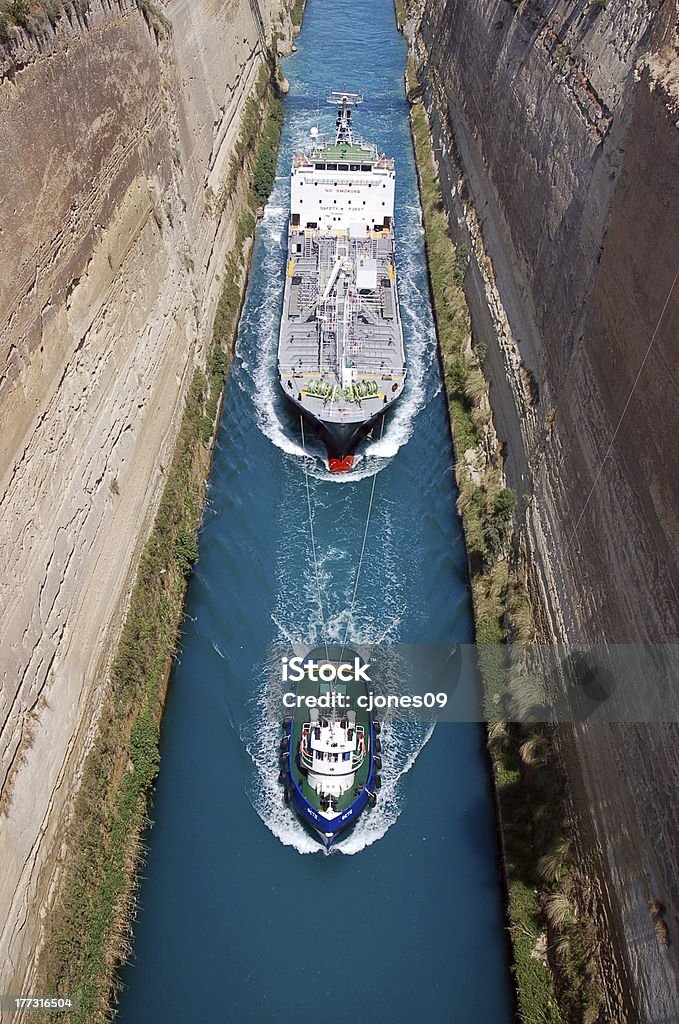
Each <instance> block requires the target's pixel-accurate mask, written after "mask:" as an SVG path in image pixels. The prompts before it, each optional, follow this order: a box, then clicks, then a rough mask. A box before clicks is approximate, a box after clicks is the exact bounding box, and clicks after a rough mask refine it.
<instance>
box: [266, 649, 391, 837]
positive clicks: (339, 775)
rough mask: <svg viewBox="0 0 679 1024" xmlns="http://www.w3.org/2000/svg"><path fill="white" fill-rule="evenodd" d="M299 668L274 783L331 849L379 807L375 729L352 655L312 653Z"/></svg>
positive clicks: (349, 651) (358, 660)
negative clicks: (368, 810) (367, 811)
mask: <svg viewBox="0 0 679 1024" xmlns="http://www.w3.org/2000/svg"><path fill="white" fill-rule="evenodd" d="M299 661H300V663H301V666H300V674H301V675H302V678H301V679H300V680H299V682H298V684H297V690H296V694H295V707H294V710H293V713H292V714H291V715H289V716H287V717H286V718H285V719H284V721H283V738H282V740H281V745H280V766H281V770H280V775H279V782H280V783H281V784H282V785H283V787H284V789H283V794H284V799H285V802H286V804H292V806H293V807H294V808H295V810H296V812H297V814H298V815H299V816H300V818H301V819H302V821H303V822H304V824H305V825H306V826H307V827H308V828H310V829H311V830H312V832H313V833H314V834H315V836H316V838H318V839H319V840H320V841H321V842H322V843H323V845H324V846H325V847H326V849H329V848H330V847H331V846H332V845H333V843H335V842H336V841H337V839H338V838H339V836H340V835H341V834H342V833H344V832H346V830H347V829H348V828H350V827H351V826H352V825H354V824H355V822H356V821H357V820H358V818H359V816H360V815H361V813H362V812H363V811H364V810H365V808H366V807H374V806H375V804H376V802H377V791H378V790H379V789H380V787H381V785H382V780H381V778H380V775H379V771H380V769H381V767H382V757H381V753H380V751H381V743H380V738H379V733H380V723H379V722H377V721H375V720H374V719H373V717H372V712H371V710H370V702H369V699H368V698H369V697H370V691H369V689H368V683H366V682H365V680H364V678H362V675H363V673H362V672H361V671H360V669H361V667H363V668H364V669H365V663H364V662H363V661H362V659H361V658H360V657H359V655H358V654H357V653H356V651H354V650H352V649H350V648H342V649H341V648H339V647H327V648H326V647H317V648H315V649H314V650H312V651H310V652H309V653H308V654H307V655H306V656H305V657H304V658H303V659H302V658H301V659H299Z"/></svg>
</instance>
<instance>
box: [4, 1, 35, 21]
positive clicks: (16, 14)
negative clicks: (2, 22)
mask: <svg viewBox="0 0 679 1024" xmlns="http://www.w3.org/2000/svg"><path fill="white" fill-rule="evenodd" d="M8 12H9V16H10V18H11V19H12V21H15V22H16V23H17V25H22V26H23V27H24V28H25V27H26V25H28V19H29V18H30V16H31V12H30V10H29V7H28V4H27V3H26V0H11V3H10V5H9V8H8Z"/></svg>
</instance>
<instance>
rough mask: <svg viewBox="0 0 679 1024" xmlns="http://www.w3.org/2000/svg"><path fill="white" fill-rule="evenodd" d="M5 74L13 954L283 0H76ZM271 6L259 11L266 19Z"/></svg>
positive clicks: (3, 838) (2, 157)
mask: <svg viewBox="0 0 679 1024" xmlns="http://www.w3.org/2000/svg"><path fill="white" fill-rule="evenodd" d="M67 9H68V10H70V11H71V13H70V14H68V15H64V16H63V17H62V18H61V19H60V20H59V21H58V23H57V26H56V29H55V30H47V31H46V32H45V34H44V35H43V37H42V38H39V39H37V40H36V38H32V37H29V36H27V35H25V34H24V35H23V36H20V37H19V38H18V40H17V43H16V45H15V46H14V49H13V53H12V56H11V59H10V58H8V57H7V56H6V55H5V56H4V57H3V60H2V63H1V67H0V73H3V72H4V74H3V77H2V78H0V396H1V400H2V422H1V424H0V479H1V480H2V487H1V489H0V537H1V538H2V540H1V542H0V602H1V606H0V621H1V622H2V658H1V661H0V671H1V678H2V687H1V691H0V787H2V792H3V801H2V809H3V812H2V815H0V863H1V864H2V872H0V876H1V877H0V963H2V965H3V970H2V985H1V986H0V988H2V990H3V991H6V992H14V991H16V992H19V991H28V990H30V984H28V981H29V980H30V972H31V960H32V956H33V952H34V950H35V948H36V944H37V943H38V941H39V939H40V914H39V913H38V909H39V908H40V907H44V905H45V901H46V899H47V896H48V893H49V890H50V887H51V886H52V885H53V882H54V878H55V867H56V864H57V861H58V857H59V853H60V844H61V840H62V833H63V828H64V825H65V822H66V819H67V816H68V813H69V797H70V796H71V795H72V793H73V791H74V788H75V782H76V780H77V776H78V772H79V769H80V766H81V764H82V760H83V757H84V754H85V752H86V749H87V744H88V738H89V736H90V735H91V733H92V730H93V728H94V726H95V724H96V719H97V704H98V698H99V695H100V692H101V687H102V685H103V682H104V679H105V673H106V668H107V663H108V659H109V657H110V653H111V650H112V647H113V645H114V644H115V640H116V638H117V634H118V629H119V625H120V622H121V617H122V613H123V611H124V606H125V602H126V598H127V594H128V593H129V586H130V582H131V577H132V575H133V573H134V569H135V566H136V559H137V557H138V554H139V552H140V550H141V547H142V545H143V543H144V540H145V538H146V536H147V533H148V529H149V527H150V523H151V520H152V518H153V514H154V511H155V506H156V499H157V497H158V495H159V493H160V489H161V487H162V483H163V474H164V466H166V465H167V464H168V463H169V459H170V455H171V451H172V445H173V440H174V437H175V434H176V431H177V428H178V425H179V421H180V417H181V411H182V406H183V399H184V394H185V390H186V387H187V384H188V382H189V381H190V379H191V377H192V374H193V370H194V367H195V366H196V365H199V364H200V363H201V361H202V360H203V359H204V355H205V348H206V343H207V340H208V339H209V335H210V329H211V323H212V318H213V314H214V309H215V306H216V301H217V298H218V295H219V292H220V289H221V285H222V282H221V269H222V265H223V261H224V256H225V253H226V251H227V249H228V247H229V245H230V243H231V241H232V238H233V234H234V230H235V224H236V221H237V218H238V213H239V210H238V209H237V208H236V204H235V203H232V202H230V201H228V199H227V200H226V201H225V202H224V201H223V200H222V201H220V200H219V198H218V197H219V196H220V190H221V189H222V186H223V185H224V183H225V181H226V179H227V177H228V167H229V161H230V158H231V155H232V153H233V148H234V143H235V141H236V139H237V137H238V132H239V128H240V121H241V115H242V112H243V108H244V105H245V101H246V99H247V97H248V95H249V92H250V90H251V88H252V86H253V84H254V81H255V79H256V77H257V74H258V72H259V69H260V66H261V62H262V58H263V43H264V41H265V39H264V37H265V36H266V35H268V37H269V39H270V38H271V35H272V32H273V26H274V23H275V27H276V29H280V30H282V32H283V34H287V35H288V38H289V31H290V26H289V21H288V17H287V5H286V4H285V3H284V0H259V4H256V3H254V0H192V2H191V3H186V2H184V0H167V3H166V4H165V5H164V6H163V8H162V18H163V20H165V21H166V24H164V25H163V24H162V23H161V21H160V20H159V18H158V16H157V15H155V14H154V15H153V17H152V18H150V17H149V16H148V15H147V16H146V17H145V16H144V14H143V13H142V11H141V10H140V8H139V6H138V5H137V4H135V3H133V2H131V0H91V3H90V5H89V11H88V14H87V16H86V20H84V19H82V18H80V19H79V18H78V17H77V16H76V14H75V13H73V10H72V8H71V7H70V5H67ZM258 11H259V13H260V14H261V19H262V21H261V23H259V19H258V18H257V17H255V15H256V14H257V13H258Z"/></svg>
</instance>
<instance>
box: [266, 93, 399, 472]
mask: <svg viewBox="0 0 679 1024" xmlns="http://www.w3.org/2000/svg"><path fill="white" fill-rule="evenodd" d="M362 102H363V97H362V96H360V95H359V94H357V93H343V92H333V93H331V94H330V95H329V96H328V103H330V104H331V105H332V106H335V107H336V108H337V120H336V126H335V127H336V131H335V135H334V137H333V139H332V140H331V141H328V139H327V138H326V137H325V136H319V132H318V128H312V129H311V147H310V148H309V150H308V151H307V152H304V153H298V154H297V155H296V156H295V157H294V159H293V163H292V173H291V186H290V220H289V226H288V252H287V272H286V277H285V293H284V298H283V314H282V317H281V330H280V338H279V343H278V376H279V380H280V385H281V387H282V389H283V393H284V394H285V395H286V396H287V398H288V399H289V400H290V402H292V403H293V405H294V406H295V407H296V408H297V409H298V411H299V413H300V415H301V416H303V417H304V419H305V420H306V421H307V422H308V423H309V424H310V425H311V427H312V428H313V429H314V430H315V431H316V433H317V434H318V435H319V436H320V438H321V440H322V441H323V442H324V443H325V445H326V447H327V450H328V462H329V467H330V470H331V471H333V472H346V471H347V470H349V469H351V467H352V465H353V461H354V451H355V448H356V446H357V445H358V444H359V443H360V442H361V441H362V440H363V439H364V438H365V437H367V436H368V435H369V434H370V432H371V431H373V429H374V428H375V426H376V424H377V423H378V422H379V421H380V420H381V419H382V417H383V416H384V414H385V413H386V412H387V410H388V409H389V408H390V407H391V405H393V403H394V402H395V401H396V400H397V399H398V398H399V396H400V395H401V393H402V391H403V387H404V384H405V378H406V366H405V353H404V347H403V332H402V328H401V316H400V310H399V301H398V290H397V286H396V265H395V261H394V188H395V170H394V161H393V159H391V158H390V157H387V156H384V155H383V154H380V153H379V151H378V149H377V147H376V146H375V145H373V144H372V143H368V142H364V141H362V140H361V139H359V138H357V137H356V136H355V135H354V134H353V129H352V124H351V112H352V109H353V108H355V107H357V106H359V104H361V103H362Z"/></svg>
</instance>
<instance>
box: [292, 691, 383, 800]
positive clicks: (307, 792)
mask: <svg viewBox="0 0 679 1024" xmlns="http://www.w3.org/2000/svg"><path fill="white" fill-rule="evenodd" d="M319 686H320V687H323V686H325V684H323V683H321V684H319V683H317V682H316V683H312V682H311V680H309V679H308V677H306V676H305V678H304V679H303V680H302V681H301V682H300V683H299V687H298V690H297V693H298V696H303V697H308V696H318V694H319V692H321V691H320V690H319ZM337 692H338V693H342V692H344V693H346V695H347V696H348V697H349V698H350V700H351V704H350V707H351V708H353V710H354V711H355V712H356V724H357V725H362V726H363V727H364V729H365V735H366V755H365V757H364V758H363V763H362V765H361V767H360V768H359V769H358V770H357V772H356V775H355V779H354V784H353V786H352V787H351V789H349V790H348V791H347V792H346V793H343V794H342V796H341V797H340V798H339V799H338V801H337V809H336V813H337V814H341V812H342V811H345V810H346V809H347V807H349V805H350V804H351V803H352V801H353V800H354V799H355V798H356V794H355V790H356V788H357V787H358V786H365V785H366V783H367V781H368V776H369V774H370V759H371V756H372V752H371V750H370V716H369V714H368V712H367V710H365V709H364V708H360V707H358V706H357V705H356V698H357V697H358V696H359V695H365V692H366V690H365V686H364V685H363V684H362V683H355V682H352V683H338V684H337ZM345 710H347V709H345ZM308 721H309V712H308V710H307V708H306V706H303V707H302V708H300V709H299V711H295V715H294V719H293V729H292V742H291V746H290V751H291V753H292V758H291V762H292V765H294V767H293V775H294V779H295V782H297V783H298V784H299V786H300V789H301V790H302V793H303V794H304V796H305V798H306V799H307V800H308V801H309V803H310V804H311V805H312V807H315V808H316V809H317V810H319V809H320V802H319V798H318V793H317V792H316V790H314V789H312V788H311V786H310V785H309V783H308V782H307V779H306V775H305V774H304V772H302V771H301V769H300V766H299V757H298V750H299V744H300V740H301V739H302V726H303V725H304V723H305V722H308Z"/></svg>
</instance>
